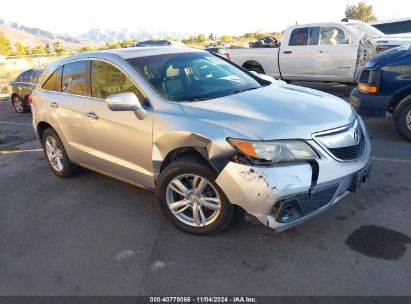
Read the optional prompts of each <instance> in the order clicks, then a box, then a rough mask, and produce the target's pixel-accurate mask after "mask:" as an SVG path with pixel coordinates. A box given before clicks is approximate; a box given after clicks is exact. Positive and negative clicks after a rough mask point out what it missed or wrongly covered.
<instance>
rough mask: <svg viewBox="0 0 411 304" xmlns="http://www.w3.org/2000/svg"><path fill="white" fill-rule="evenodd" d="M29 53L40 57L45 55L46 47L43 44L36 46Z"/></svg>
mask: <svg viewBox="0 0 411 304" xmlns="http://www.w3.org/2000/svg"><path fill="white" fill-rule="evenodd" d="M31 53H32V54H33V55H42V54H47V53H48V51H47V46H46V45H44V44H38V45H36V46H35V47H34V48H32V49H31Z"/></svg>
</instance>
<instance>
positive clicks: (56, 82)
mask: <svg viewBox="0 0 411 304" xmlns="http://www.w3.org/2000/svg"><path fill="white" fill-rule="evenodd" d="M62 71H63V67H59V68H58V69H57V70H55V71H54V73H53V74H51V76H50V77H49V79H47V81H46V82H45V83H44V84H43V89H45V90H48V91H54V92H61V75H62Z"/></svg>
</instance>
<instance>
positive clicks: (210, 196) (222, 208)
mask: <svg viewBox="0 0 411 304" xmlns="http://www.w3.org/2000/svg"><path fill="white" fill-rule="evenodd" d="M216 178H217V173H216V172H215V171H214V170H213V169H211V168H210V167H209V166H207V165H205V164H202V163H201V162H199V161H198V160H197V159H191V158H184V159H181V160H176V161H174V162H173V163H172V164H170V165H169V166H167V167H166V168H165V169H164V171H163V172H162V173H161V175H160V177H159V181H158V184H157V189H156V199H157V201H158V203H159V204H160V208H161V210H162V212H163V214H164V215H165V217H166V218H167V219H168V220H170V221H171V222H172V223H173V224H174V225H175V226H176V227H177V228H179V229H181V230H183V231H185V232H189V233H192V234H215V233H218V232H221V231H223V230H224V229H225V228H227V226H228V225H229V224H230V222H231V219H232V216H233V211H234V206H233V205H231V204H230V203H229V201H228V199H227V197H226V196H225V194H224V192H223V191H222V190H221V189H220V187H219V186H218V185H217V184H216V182H215V179H216Z"/></svg>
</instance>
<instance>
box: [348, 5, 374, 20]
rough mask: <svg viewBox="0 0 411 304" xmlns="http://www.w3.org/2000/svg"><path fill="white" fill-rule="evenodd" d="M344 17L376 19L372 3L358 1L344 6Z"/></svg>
mask: <svg viewBox="0 0 411 304" xmlns="http://www.w3.org/2000/svg"><path fill="white" fill-rule="evenodd" d="M345 18H347V19H355V20H361V21H364V22H371V21H376V20H377V17H376V16H375V15H374V13H373V11H372V5H367V3H365V2H360V3H358V4H357V5H348V4H347V6H346V7H345Z"/></svg>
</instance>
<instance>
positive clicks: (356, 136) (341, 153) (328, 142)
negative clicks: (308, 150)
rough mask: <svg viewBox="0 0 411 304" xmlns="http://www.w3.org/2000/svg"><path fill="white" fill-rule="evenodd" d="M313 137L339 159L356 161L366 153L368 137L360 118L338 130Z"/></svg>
mask: <svg viewBox="0 0 411 304" xmlns="http://www.w3.org/2000/svg"><path fill="white" fill-rule="evenodd" d="M313 138H314V140H315V141H316V142H317V143H318V144H319V145H320V146H321V147H322V148H324V149H325V150H326V151H327V152H328V153H329V154H330V155H331V156H332V157H333V158H335V159H336V160H338V161H355V160H358V159H361V158H362V157H363V156H364V154H365V150H366V138H365V134H364V132H363V130H362V128H361V125H360V123H359V121H358V120H355V121H354V122H353V123H352V124H350V125H348V126H346V127H343V128H340V129H337V130H331V131H327V132H320V133H317V134H314V135H313Z"/></svg>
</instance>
